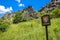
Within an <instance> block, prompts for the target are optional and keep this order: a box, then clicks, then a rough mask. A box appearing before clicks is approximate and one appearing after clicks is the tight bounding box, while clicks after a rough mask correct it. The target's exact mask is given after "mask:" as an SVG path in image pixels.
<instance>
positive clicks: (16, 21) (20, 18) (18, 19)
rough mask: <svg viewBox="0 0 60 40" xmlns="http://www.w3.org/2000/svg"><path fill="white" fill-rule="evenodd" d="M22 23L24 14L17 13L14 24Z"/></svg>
mask: <svg viewBox="0 0 60 40" xmlns="http://www.w3.org/2000/svg"><path fill="white" fill-rule="evenodd" d="M21 21H22V13H21V12H16V14H15V17H14V20H13V23H18V22H21Z"/></svg>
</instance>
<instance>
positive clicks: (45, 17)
mask: <svg viewBox="0 0 60 40" xmlns="http://www.w3.org/2000/svg"><path fill="white" fill-rule="evenodd" d="M41 21H42V26H48V25H51V22H50V15H43V16H42V17H41Z"/></svg>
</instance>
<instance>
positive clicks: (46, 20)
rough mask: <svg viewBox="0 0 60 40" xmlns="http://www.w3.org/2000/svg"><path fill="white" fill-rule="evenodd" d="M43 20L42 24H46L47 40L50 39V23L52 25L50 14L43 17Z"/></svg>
mask: <svg viewBox="0 0 60 40" xmlns="http://www.w3.org/2000/svg"><path fill="white" fill-rule="evenodd" d="M41 20H42V26H45V28H46V40H48V25H50V24H51V23H50V16H49V15H44V16H42V17H41Z"/></svg>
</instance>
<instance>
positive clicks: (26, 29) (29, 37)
mask: <svg viewBox="0 0 60 40" xmlns="http://www.w3.org/2000/svg"><path fill="white" fill-rule="evenodd" d="M51 22H52V24H51V26H49V27H48V32H49V40H60V27H59V26H60V18H57V19H52V20H51ZM0 40H46V39H45V27H42V26H41V21H40V19H39V20H31V21H28V22H21V23H18V24H12V25H10V28H9V29H8V30H7V31H6V32H4V33H2V34H1V33H0Z"/></svg>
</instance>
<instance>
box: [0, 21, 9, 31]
mask: <svg viewBox="0 0 60 40" xmlns="http://www.w3.org/2000/svg"><path fill="white" fill-rule="evenodd" d="M9 24H10V23H9V22H0V31H2V32H4V31H5V30H6V29H7V28H8V27H9Z"/></svg>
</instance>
